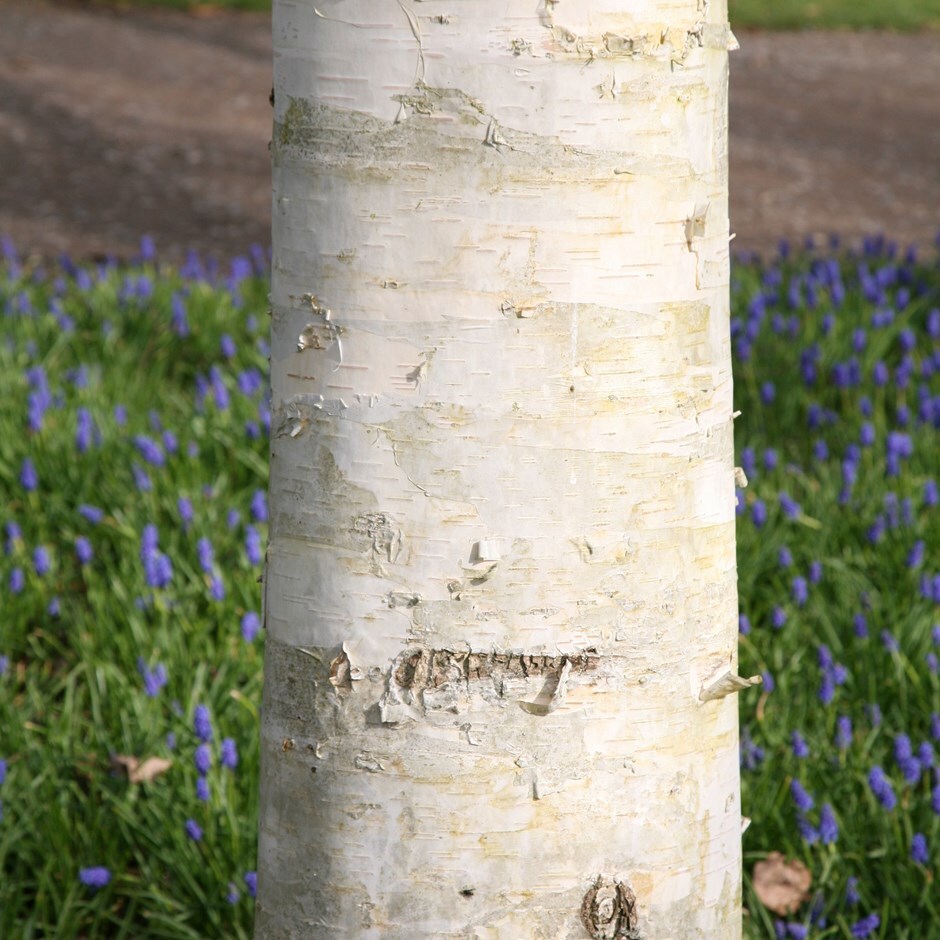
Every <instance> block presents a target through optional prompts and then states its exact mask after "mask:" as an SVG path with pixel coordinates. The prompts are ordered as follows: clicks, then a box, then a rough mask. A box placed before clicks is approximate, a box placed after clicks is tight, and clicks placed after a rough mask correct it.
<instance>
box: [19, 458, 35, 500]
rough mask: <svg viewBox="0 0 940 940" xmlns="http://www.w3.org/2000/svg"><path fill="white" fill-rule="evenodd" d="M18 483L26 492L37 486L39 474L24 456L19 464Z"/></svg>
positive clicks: (30, 491)
mask: <svg viewBox="0 0 940 940" xmlns="http://www.w3.org/2000/svg"><path fill="white" fill-rule="evenodd" d="M20 484H21V485H22V487H23V489H24V490H26V492H27V493H32V492H33V491H34V490H35V489H36V488H37V487H38V486H39V474H38V473H36V467H35V465H34V464H33V462H32V460H30V459H29V457H24V458H23V463H22V465H21V466H20Z"/></svg>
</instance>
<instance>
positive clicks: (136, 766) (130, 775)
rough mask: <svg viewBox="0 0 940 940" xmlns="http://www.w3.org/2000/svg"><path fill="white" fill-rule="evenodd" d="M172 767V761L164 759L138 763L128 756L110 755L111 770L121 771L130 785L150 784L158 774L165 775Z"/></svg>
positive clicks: (150, 759)
mask: <svg viewBox="0 0 940 940" xmlns="http://www.w3.org/2000/svg"><path fill="white" fill-rule="evenodd" d="M172 766H173V761H171V760H167V759H166V758H165V757H148V758H147V759H146V760H143V761H140V760H138V759H137V758H136V757H132V756H131V755H129V754H112V755H111V767H112V769H113V770H116V771H117V770H123V771H124V772H125V773H126V774H127V779H128V780H129V781H130V782H131V783H150V781H151V780H155V779H156V778H157V777H159V776H160V774H165V773H166V772H167V771H168V770H169V769H170V768H171V767H172Z"/></svg>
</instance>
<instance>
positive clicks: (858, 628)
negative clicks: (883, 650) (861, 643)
mask: <svg viewBox="0 0 940 940" xmlns="http://www.w3.org/2000/svg"><path fill="white" fill-rule="evenodd" d="M852 625H853V629H854V631H855V635H856V636H857V637H858V638H859V639H860V640H864V639H866V638H867V637H868V618H867V617H866V616H865V615H864V614H856V615H855V618H854V620H853V621H852Z"/></svg>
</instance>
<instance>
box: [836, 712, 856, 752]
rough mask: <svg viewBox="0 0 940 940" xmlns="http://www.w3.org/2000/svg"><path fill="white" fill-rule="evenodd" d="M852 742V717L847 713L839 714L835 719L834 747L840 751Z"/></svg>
mask: <svg viewBox="0 0 940 940" xmlns="http://www.w3.org/2000/svg"><path fill="white" fill-rule="evenodd" d="M851 744H852V719H851V718H849V716H848V715H840V716H839V717H838V718H837V719H836V747H837V748H839V750H840V751H844V750H846V748H848V747H849V746H850V745H851Z"/></svg>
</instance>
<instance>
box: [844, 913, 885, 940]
mask: <svg viewBox="0 0 940 940" xmlns="http://www.w3.org/2000/svg"><path fill="white" fill-rule="evenodd" d="M880 926H881V918H880V917H879V916H878V915H877V914H869V915H868V916H867V917H863V918H862V919H861V920H860V921H857V922H856V923H854V924H852V927H851V931H852V936H853V937H855V938H856V940H865V938H866V937H870V936H871V935H872V934H873V933H874V932H875V931H876V930H877V929H878V928H879V927H880Z"/></svg>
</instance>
